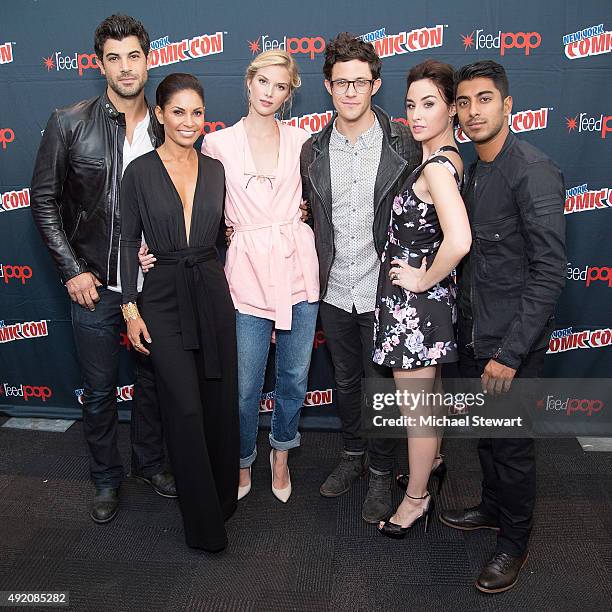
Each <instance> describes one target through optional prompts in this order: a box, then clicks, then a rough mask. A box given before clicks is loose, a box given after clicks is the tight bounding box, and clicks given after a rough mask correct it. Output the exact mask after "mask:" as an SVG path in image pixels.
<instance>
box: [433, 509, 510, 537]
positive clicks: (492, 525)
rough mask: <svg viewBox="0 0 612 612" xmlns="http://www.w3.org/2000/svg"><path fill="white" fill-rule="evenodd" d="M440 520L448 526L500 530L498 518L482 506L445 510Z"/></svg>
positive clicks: (464, 528) (471, 529)
mask: <svg viewBox="0 0 612 612" xmlns="http://www.w3.org/2000/svg"><path fill="white" fill-rule="evenodd" d="M440 521H441V522H442V523H444V524H445V525H446V526H447V527H452V528H453V529H462V530H463V531H473V530H474V529H494V530H495V531H499V524H498V522H497V519H496V518H494V517H492V516H491V515H489V514H487V513H486V512H483V510H482V509H481V507H480V506H474V507H473V508H465V509H464V510H444V512H441V513H440Z"/></svg>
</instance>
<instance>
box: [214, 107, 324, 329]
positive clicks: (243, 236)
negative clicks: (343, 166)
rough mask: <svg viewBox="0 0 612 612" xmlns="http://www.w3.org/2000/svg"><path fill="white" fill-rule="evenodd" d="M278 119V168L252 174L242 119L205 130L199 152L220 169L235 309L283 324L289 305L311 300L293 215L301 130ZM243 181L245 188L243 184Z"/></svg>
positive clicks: (313, 290)
mask: <svg viewBox="0 0 612 612" xmlns="http://www.w3.org/2000/svg"><path fill="white" fill-rule="evenodd" d="M277 123H278V128H279V132H280V149H279V155H278V167H277V168H276V169H275V170H271V171H270V172H264V175H267V176H269V177H270V178H269V179H268V178H258V177H257V176H255V175H256V174H257V170H256V167H255V164H254V162H253V158H252V156H251V152H250V148H249V144H248V139H247V135H246V131H245V129H244V120H243V119H241V120H240V121H239V122H238V123H236V124H235V125H233V126H232V127H229V128H226V129H224V130H220V131H218V132H212V133H210V134H207V135H206V138H205V139H204V143H203V144H202V153H204V154H205V155H210V156H211V157H214V158H216V159H218V160H219V161H221V162H222V163H223V166H224V167H225V187H226V196H225V223H226V225H227V226H228V227H233V228H234V234H233V236H232V241H231V244H230V246H229V248H228V251H227V259H226V262H225V275H226V277H227V282H228V284H229V288H230V292H231V295H232V299H233V301H234V306H235V307H236V309H237V310H238V311H239V312H241V313H244V314H249V315H254V316H256V317H261V318H264V319H271V320H273V321H274V322H275V327H276V328H277V329H291V307H292V306H293V304H297V303H298V302H303V301H308V302H318V301H319V264H318V260H317V253H316V251H315V244H314V234H313V232H312V229H311V228H310V227H309V226H308V225H307V224H306V223H303V222H302V221H301V220H300V208H299V206H300V202H301V199H302V180H301V177H300V151H301V149H302V145H303V144H304V142H305V141H306V140H307V139H308V134H307V132H305V131H304V130H302V129H300V128H296V127H293V126H290V125H286V124H284V123H281V122H280V121H278V122H277ZM247 183H248V187H247Z"/></svg>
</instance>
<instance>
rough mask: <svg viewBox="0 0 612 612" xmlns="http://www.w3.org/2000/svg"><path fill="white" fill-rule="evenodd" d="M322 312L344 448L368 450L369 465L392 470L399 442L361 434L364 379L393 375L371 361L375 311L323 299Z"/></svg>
mask: <svg viewBox="0 0 612 612" xmlns="http://www.w3.org/2000/svg"><path fill="white" fill-rule="evenodd" d="M319 312H320V314H321V323H322V324H323V331H324V332H325V338H326V340H327V346H328V348H329V352H330V354H331V358H332V362H333V364H334V371H335V374H334V376H335V380H336V400H337V406H338V413H339V416H340V421H341V422H342V437H343V441H344V450H346V451H347V452H349V453H351V452H353V453H363V452H364V451H365V450H366V449H368V453H369V456H370V466H371V467H372V468H373V469H375V470H377V471H380V472H391V471H392V470H393V463H394V455H395V447H396V444H397V441H396V440H394V439H385V438H371V439H370V440H366V439H365V438H363V437H362V436H361V429H362V427H361V411H362V405H363V401H364V397H363V390H362V378H363V377H364V376H365V377H366V378H389V377H392V376H393V373H392V371H391V370H390V369H389V368H384V367H381V366H379V365H377V364H375V363H374V362H373V361H372V346H373V344H374V313H373V312H364V313H362V314H357V312H356V310H355V308H354V307H353V312H346V311H345V310H342V309H341V308H336V307H335V306H332V305H331V304H326V303H325V302H321V306H320V308H319Z"/></svg>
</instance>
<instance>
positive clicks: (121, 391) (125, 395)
mask: <svg viewBox="0 0 612 612" xmlns="http://www.w3.org/2000/svg"><path fill="white" fill-rule="evenodd" d="M84 392H85V389H75V390H74V395H75V396H76V398H77V402H79V404H81V405H82V404H83V393H84ZM116 397H117V403H121V402H131V401H132V399H134V385H133V384H132V385H123V386H122V387H117V393H116Z"/></svg>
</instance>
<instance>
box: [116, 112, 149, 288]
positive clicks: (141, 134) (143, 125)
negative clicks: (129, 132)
mask: <svg viewBox="0 0 612 612" xmlns="http://www.w3.org/2000/svg"><path fill="white" fill-rule="evenodd" d="M150 123H151V118H150V117H149V112H148V111H147V114H146V115H145V118H144V119H143V120H142V121H141V122H140V123H138V124H137V125H136V127H135V128H134V135H133V136H132V144H130V143H129V141H128V139H127V137H126V138H125V140H124V141H123V168H122V169H121V176H123V173H124V172H125V169H126V168H127V167H128V165H129V164H130V162H131V161H134V160H135V159H136V158H137V157H140V156H141V155H144V154H145V153H148V152H149V151H152V150H153V144H152V143H151V138H150V137H149V124H150ZM143 282H144V276H143V274H142V270H141V269H140V268H138V284H137V286H138V291H139V292H140V291H142V284H143ZM108 288H109V289H110V290H111V291H117V292H118V293H121V250H119V254H118V256H117V284H116V285H112V286H111V285H109V286H108Z"/></svg>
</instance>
